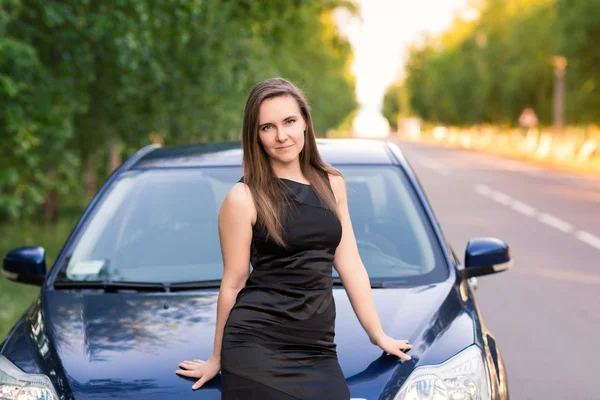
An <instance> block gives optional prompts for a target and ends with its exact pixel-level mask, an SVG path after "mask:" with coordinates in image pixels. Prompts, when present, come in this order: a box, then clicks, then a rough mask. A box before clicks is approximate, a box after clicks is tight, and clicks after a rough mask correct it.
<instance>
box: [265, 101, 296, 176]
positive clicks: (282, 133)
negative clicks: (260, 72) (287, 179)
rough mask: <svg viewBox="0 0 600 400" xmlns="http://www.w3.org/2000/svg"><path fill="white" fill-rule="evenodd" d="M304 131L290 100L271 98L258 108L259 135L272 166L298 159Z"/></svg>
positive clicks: (294, 102) (294, 105)
mask: <svg viewBox="0 0 600 400" xmlns="http://www.w3.org/2000/svg"><path fill="white" fill-rule="evenodd" d="M305 129H306V122H305V121H304V118H302V113H301V112H300V107H299V106H298V102H297V101H296V99H294V98H293V97H291V96H279V97H273V98H271V99H268V100H265V101H263V102H262V104H261V105H260V110H259V113H258V135H259V139H260V142H261V143H262V145H263V148H264V149H265V151H266V152H267V154H268V155H269V157H271V161H272V162H273V163H276V164H281V165H286V164H290V163H293V162H296V161H297V160H298V159H299V155H300V152H301V151H302V149H303V148H304V130H305Z"/></svg>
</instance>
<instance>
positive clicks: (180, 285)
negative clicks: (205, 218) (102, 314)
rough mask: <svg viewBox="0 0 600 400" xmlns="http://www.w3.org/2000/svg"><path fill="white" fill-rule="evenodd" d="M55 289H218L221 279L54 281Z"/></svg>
mask: <svg viewBox="0 0 600 400" xmlns="http://www.w3.org/2000/svg"><path fill="white" fill-rule="evenodd" d="M54 287H55V288H56V289H103V290H104V291H105V292H118V291H120V290H135V291H138V292H180V291H184V290H194V289H219V288H220V287H221V280H220V279H214V280H206V281H190V282H174V283H163V282H127V281H67V280H61V281H56V282H54Z"/></svg>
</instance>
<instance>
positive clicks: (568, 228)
mask: <svg viewBox="0 0 600 400" xmlns="http://www.w3.org/2000/svg"><path fill="white" fill-rule="evenodd" d="M538 220H539V221H540V222H543V223H544V224H546V225H548V226H551V227H553V228H556V229H558V230H559V231H563V232H565V233H571V232H573V225H571V224H569V223H568V222H565V221H563V220H562V219H560V218H556V217H555V216H553V215H550V214H546V213H541V214H540V215H539V217H538Z"/></svg>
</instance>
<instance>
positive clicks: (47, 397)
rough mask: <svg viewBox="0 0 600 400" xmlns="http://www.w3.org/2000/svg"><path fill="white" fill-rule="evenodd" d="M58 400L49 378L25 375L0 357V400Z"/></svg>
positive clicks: (38, 375)
mask: <svg viewBox="0 0 600 400" xmlns="http://www.w3.org/2000/svg"><path fill="white" fill-rule="evenodd" d="M42 399H43V400H58V396H57V394H56V391H55V390H54V387H53V386H52V382H50V378H48V377H47V376H46V375H40V374H26V373H25V372H23V371H21V370H20V369H19V368H17V367H16V366H15V365H14V364H13V363H11V362H10V361H8V358H6V357H4V356H0V400H42Z"/></svg>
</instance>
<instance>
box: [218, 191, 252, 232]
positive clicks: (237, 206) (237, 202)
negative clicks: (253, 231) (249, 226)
mask: <svg viewBox="0 0 600 400" xmlns="http://www.w3.org/2000/svg"><path fill="white" fill-rule="evenodd" d="M220 214H221V215H222V216H224V217H232V218H244V219H246V218H248V219H249V220H250V221H251V222H252V223H254V221H255V220H256V209H255V207H254V200H253V198H252V193H251V192H250V188H249V187H248V186H247V185H246V184H245V183H242V182H238V183H236V184H235V185H233V187H232V188H231V190H229V193H227V196H225V199H224V200H223V204H222V205H221V211H220Z"/></svg>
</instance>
